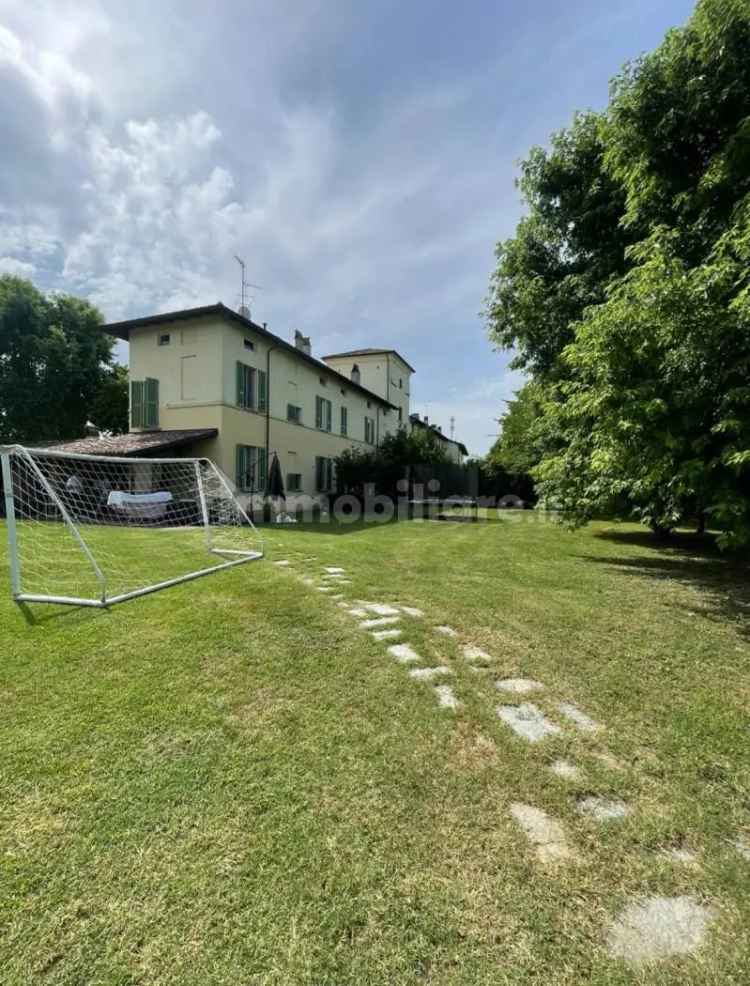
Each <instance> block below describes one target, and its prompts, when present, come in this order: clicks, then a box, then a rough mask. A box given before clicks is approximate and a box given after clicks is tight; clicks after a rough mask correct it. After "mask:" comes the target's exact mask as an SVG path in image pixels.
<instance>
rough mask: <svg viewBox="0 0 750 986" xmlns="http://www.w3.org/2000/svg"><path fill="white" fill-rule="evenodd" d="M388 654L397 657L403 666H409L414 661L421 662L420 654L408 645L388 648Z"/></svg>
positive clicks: (395, 645) (396, 645)
mask: <svg viewBox="0 0 750 986" xmlns="http://www.w3.org/2000/svg"><path fill="white" fill-rule="evenodd" d="M388 653H389V654H390V655H391V657H395V658H396V660H397V661H399V662H400V663H401V664H409V663H411V662H412V661H418V660H419V654H417V652H416V651H415V650H412V648H411V647H410V646H409V645H408V644H394V645H393V646H392V647H389V648H388Z"/></svg>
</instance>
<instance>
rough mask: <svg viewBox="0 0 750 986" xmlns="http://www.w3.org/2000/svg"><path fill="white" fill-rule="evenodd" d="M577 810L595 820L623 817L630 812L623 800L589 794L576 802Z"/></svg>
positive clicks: (607, 820)
mask: <svg viewBox="0 0 750 986" xmlns="http://www.w3.org/2000/svg"><path fill="white" fill-rule="evenodd" d="M578 810H579V811H580V812H581V814H582V815H590V816H591V817H592V818H595V819H596V820H597V822H611V821H615V820H619V819H621V818H625V816H626V815H629V814H630V808H628V806H627V805H626V804H625V802H624V801H619V800H618V799H617V798H598V797H595V796H591V797H588V798H582V799H581V800H580V801H579V802H578Z"/></svg>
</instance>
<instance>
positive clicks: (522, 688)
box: [495, 678, 544, 695]
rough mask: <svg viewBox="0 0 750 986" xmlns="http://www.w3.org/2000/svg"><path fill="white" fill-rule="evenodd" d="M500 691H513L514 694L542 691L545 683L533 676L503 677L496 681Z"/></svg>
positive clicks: (496, 686)
mask: <svg viewBox="0 0 750 986" xmlns="http://www.w3.org/2000/svg"><path fill="white" fill-rule="evenodd" d="M495 688H497V690H498V691H499V692H513V694H514V695H528V693H529V692H540V691H541V690H542V689H543V688H544V685H542V684H540V683H539V682H538V681H534V680H533V678H502V679H501V680H500V681H496V682H495Z"/></svg>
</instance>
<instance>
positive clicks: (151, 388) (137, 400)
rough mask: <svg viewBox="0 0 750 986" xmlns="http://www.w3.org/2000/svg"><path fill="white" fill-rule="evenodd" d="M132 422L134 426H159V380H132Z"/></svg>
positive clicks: (148, 378) (149, 378)
mask: <svg viewBox="0 0 750 986" xmlns="http://www.w3.org/2000/svg"><path fill="white" fill-rule="evenodd" d="M130 423H131V426H132V427H133V428H158V427H159V381H158V380H153V379H151V377H146V379H145V380H131V381H130Z"/></svg>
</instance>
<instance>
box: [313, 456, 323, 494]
mask: <svg viewBox="0 0 750 986" xmlns="http://www.w3.org/2000/svg"><path fill="white" fill-rule="evenodd" d="M324 461H325V460H324V459H321V457H320V456H319V455H316V456H315V489H316V490H322V489H323V462H324Z"/></svg>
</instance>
